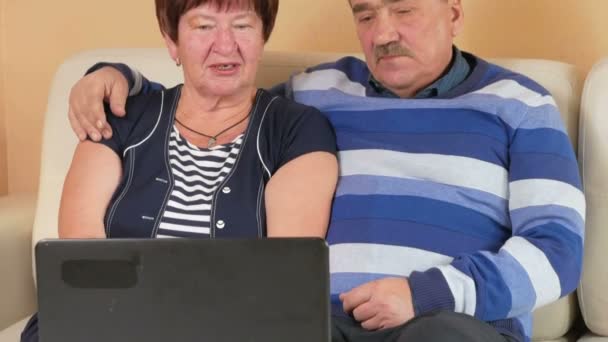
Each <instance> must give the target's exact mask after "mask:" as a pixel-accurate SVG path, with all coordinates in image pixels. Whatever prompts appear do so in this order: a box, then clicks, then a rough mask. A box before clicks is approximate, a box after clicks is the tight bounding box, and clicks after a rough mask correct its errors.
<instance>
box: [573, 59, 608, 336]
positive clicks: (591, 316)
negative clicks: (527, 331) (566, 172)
mask: <svg viewBox="0 0 608 342" xmlns="http://www.w3.org/2000/svg"><path fill="white" fill-rule="evenodd" d="M581 101H582V102H581V119H580V125H581V130H580V139H579V141H580V146H579V162H580V164H581V172H582V176H583V184H584V186H585V198H586V199H587V222H586V233H585V235H586V236H585V255H584V262H583V277H582V281H581V285H580V287H579V290H578V293H579V301H580V304H581V312H582V313H583V318H584V319H585V323H586V325H587V327H588V328H589V329H590V330H591V331H592V332H593V333H595V334H598V335H602V336H608V295H607V292H606V289H607V288H608V267H606V264H605V263H606V261H608V248H606V246H607V243H608V229H606V228H605V227H604V225H605V224H607V222H608V210H606V208H607V207H608V182H607V181H606V179H607V178H606V177H607V176H608V155H607V154H606V148H607V147H608V134H607V133H606V132H607V131H606V129H607V128H608V58H606V59H604V60H602V61H600V62H598V63H597V64H596V65H595V66H594V67H593V68H592V69H591V71H590V72H589V75H588V76H587V80H586V81H585V88H584V91H583V96H582V100H581Z"/></svg>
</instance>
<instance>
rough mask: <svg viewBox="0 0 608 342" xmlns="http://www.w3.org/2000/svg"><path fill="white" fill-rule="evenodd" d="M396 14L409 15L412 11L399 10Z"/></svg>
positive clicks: (406, 9) (407, 9)
mask: <svg viewBox="0 0 608 342" xmlns="http://www.w3.org/2000/svg"><path fill="white" fill-rule="evenodd" d="M396 12H397V14H409V13H411V12H412V10H411V9H409V8H400V9H398V10H397V11H396Z"/></svg>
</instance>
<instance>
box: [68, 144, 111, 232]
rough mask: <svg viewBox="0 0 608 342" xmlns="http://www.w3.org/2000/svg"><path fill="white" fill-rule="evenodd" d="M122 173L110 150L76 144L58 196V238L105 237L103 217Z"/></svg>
mask: <svg viewBox="0 0 608 342" xmlns="http://www.w3.org/2000/svg"><path fill="white" fill-rule="evenodd" d="M121 173H122V163H121V160H120V158H119V157H118V155H116V153H115V152H114V151H112V150H111V149H110V148H108V147H107V146H105V145H102V144H97V143H94V142H91V141H84V142H81V143H80V144H78V147H76V151H75V152H74V158H73V159H72V165H71V166H70V170H69V171H68V174H67V176H66V178H65V183H64V185H63V194H62V195H61V206H60V208H59V237H60V238H62V239H87V238H105V237H106V234H105V229H104V222H103V218H104V215H105V212H106V208H107V207H108V204H109V203H110V200H111V199H112V194H113V193H114V191H115V190H116V187H118V184H119V182H120V176H121Z"/></svg>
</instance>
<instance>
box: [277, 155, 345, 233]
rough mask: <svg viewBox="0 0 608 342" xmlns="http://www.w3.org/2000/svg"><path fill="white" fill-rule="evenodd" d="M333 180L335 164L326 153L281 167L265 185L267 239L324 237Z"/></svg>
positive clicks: (335, 172) (303, 158) (334, 184)
mask: <svg viewBox="0 0 608 342" xmlns="http://www.w3.org/2000/svg"><path fill="white" fill-rule="evenodd" d="M337 179H338V162H337V160H336V156H334V155H333V154H331V153H328V152H312V153H306V154H304V155H301V156H299V157H297V158H295V159H293V160H291V161H289V162H288V163H287V164H285V165H283V166H282V167H281V168H280V169H279V170H278V171H277V172H276V173H275V174H274V175H273V176H272V178H271V179H270V181H269V182H268V184H267V185H266V219H267V232H268V237H297V236H305V237H321V238H325V234H326V233H327V225H328V223H329V214H330V211H331V203H332V200H333V196H334V191H335V189H336V182H337Z"/></svg>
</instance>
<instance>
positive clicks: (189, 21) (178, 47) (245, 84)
mask: <svg viewBox="0 0 608 342" xmlns="http://www.w3.org/2000/svg"><path fill="white" fill-rule="evenodd" d="M262 28H263V24H262V20H261V19H260V17H258V15H257V14H256V13H255V11H253V10H252V9H249V8H237V7H234V8H229V9H219V8H217V7H216V6H211V5H208V4H206V5H201V6H199V7H196V8H193V9H191V10H189V11H188V12H186V13H185V14H184V15H183V16H182V17H181V18H180V21H179V27H178V41H177V42H174V41H172V40H171V39H170V38H169V37H168V36H165V41H166V43H167V47H168V48H169V52H170V54H171V57H173V59H174V60H176V59H177V58H179V61H180V62H181V64H182V66H183V69H184V83H185V84H186V85H189V86H193V87H194V88H196V89H197V90H198V91H201V92H203V93H205V94H209V95H217V96H232V95H239V94H240V92H250V91H251V89H252V88H253V87H255V85H254V82H255V75H256V72H257V68H258V62H259V61H260V58H261V57H262V51H263V49H264V39H263V34H262V31H263V29H262Z"/></svg>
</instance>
